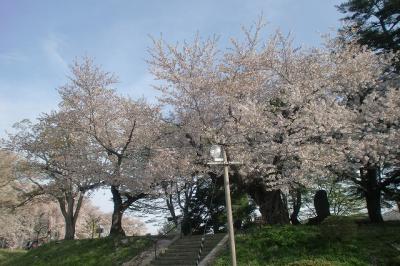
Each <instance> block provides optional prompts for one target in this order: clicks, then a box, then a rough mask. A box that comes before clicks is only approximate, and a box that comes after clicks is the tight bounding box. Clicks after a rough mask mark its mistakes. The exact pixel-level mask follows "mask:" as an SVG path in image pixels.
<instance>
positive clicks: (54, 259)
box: [0, 237, 152, 266]
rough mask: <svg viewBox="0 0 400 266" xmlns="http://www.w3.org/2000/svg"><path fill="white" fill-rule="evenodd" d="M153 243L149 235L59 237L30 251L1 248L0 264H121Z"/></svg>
mask: <svg viewBox="0 0 400 266" xmlns="http://www.w3.org/2000/svg"><path fill="white" fill-rule="evenodd" d="M151 244H152V240H151V239H149V238H146V237H128V238H125V239H124V240H122V239H119V238H100V239H84V240H68V241H57V242H51V243H48V244H45V245H43V246H41V247H39V248H37V249H34V250H31V251H28V252H24V251H17V252H10V251H6V250H3V251H0V265H4V266H6V265H8V266H18V265H21V266H23V265H38V266H39V265H71V266H72V265H85V266H90V265H96V266H100V265H104V266H106V265H121V264H122V263H123V262H125V261H128V260H129V259H130V258H132V257H134V256H136V255H137V254H139V253H140V252H141V251H142V250H144V249H146V248H147V247H150V246H151Z"/></svg>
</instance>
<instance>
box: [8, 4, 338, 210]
mask: <svg viewBox="0 0 400 266" xmlns="http://www.w3.org/2000/svg"><path fill="white" fill-rule="evenodd" d="M340 2H343V1H337V0H302V1H300V0H253V1H252V0H249V1H245V0H241V1H240V0H232V1H228V0H220V1H218V0H214V1H212V0H202V1H189V0H186V1H184V0H169V1H168V0H153V1H151V0H148V1H139V0H131V1H128V0H114V1H111V0H109V1H100V0H97V1H95V0H86V1H83V0H81V1H77V0H69V1H55V0H47V1H46V0H36V1H34V0H30V1H29V0H26V1H22V0H0V36H1V37H0V137H1V136H4V131H5V130H9V129H10V128H11V126H12V124H13V123H15V122H17V121H19V120H22V119H24V118H30V119H34V118H35V117H37V116H38V115H39V114H40V113H41V112H48V111H50V110H52V109H55V108H56V107H57V103H58V95H57V92H56V90H55V89H56V88H57V87H59V86H61V85H63V84H64V83H65V82H66V75H67V74H68V65H69V64H70V63H71V62H72V61H73V60H74V59H75V58H79V57H81V56H84V55H88V56H91V57H94V58H95V61H96V63H97V64H100V65H102V67H103V69H105V70H107V71H110V72H115V73H116V74H117V75H118V77H119V79H120V83H119V84H118V85H117V89H118V91H120V92H121V93H123V94H129V95H130V96H131V97H133V98H138V97H141V96H144V97H146V98H148V99H149V100H151V101H153V100H154V96H155V95H156V92H155V91H153V90H152V89H151V86H150V85H151V84H152V83H153V82H154V81H153V79H152V76H151V75H150V74H149V73H148V71H147V65H146V63H145V59H146V58H147V57H148V56H147V51H146V49H147V48H148V47H149V46H150V45H151V39H150V38H149V36H154V37H159V36H160V34H162V36H163V38H164V39H166V40H167V41H168V42H172V43H176V42H182V41H183V40H189V41H190V40H191V39H192V38H193V36H194V35H195V34H196V32H198V33H199V34H200V36H203V37H207V36H210V35H213V34H216V35H218V36H220V42H221V47H226V46H227V45H228V42H229V38H230V37H239V38H240V37H241V36H242V35H241V26H249V25H251V23H253V22H254V21H255V20H256V19H257V17H258V16H259V15H260V14H263V16H264V18H265V20H266V21H267V22H268V23H269V24H268V26H267V29H266V32H265V34H266V37H267V36H268V33H271V32H273V31H275V30H276V29H278V28H279V29H280V30H282V31H283V32H284V33H288V32H292V34H293V37H294V39H295V42H296V44H298V45H302V46H318V45H320V43H321V39H320V35H321V34H322V33H326V32H329V31H331V30H334V29H336V28H338V27H339V26H340V22H339V19H340V16H341V14H339V12H338V11H337V10H336V8H335V5H337V4H339V3H340ZM97 194H98V195H96V196H95V197H97V198H96V201H97V202H102V205H103V209H104V210H107V211H109V210H110V208H111V205H110V204H109V203H108V202H107V203H106V201H104V199H105V198H107V197H108V196H107V195H105V196H103V195H102V194H103V193H97Z"/></svg>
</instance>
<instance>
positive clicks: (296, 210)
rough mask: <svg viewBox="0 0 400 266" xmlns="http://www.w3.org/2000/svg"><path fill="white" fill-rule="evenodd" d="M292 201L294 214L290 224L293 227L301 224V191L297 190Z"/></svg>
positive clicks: (291, 216)
mask: <svg viewBox="0 0 400 266" xmlns="http://www.w3.org/2000/svg"><path fill="white" fill-rule="evenodd" d="M292 201H293V212H292V214H291V215H290V222H291V223H292V224H293V225H298V224H300V221H299V219H298V216H299V212H300V208H301V190H300V189H296V190H295V191H293V193H292Z"/></svg>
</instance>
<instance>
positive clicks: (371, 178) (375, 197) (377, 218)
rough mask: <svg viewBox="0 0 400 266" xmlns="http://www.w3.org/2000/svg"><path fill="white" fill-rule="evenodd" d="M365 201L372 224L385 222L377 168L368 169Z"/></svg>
mask: <svg viewBox="0 0 400 266" xmlns="http://www.w3.org/2000/svg"><path fill="white" fill-rule="evenodd" d="M364 184H365V186H364V188H365V199H366V201H367V210H368V216H369V219H370V221H371V222H372V223H381V222H383V218H382V212H381V189H380V187H379V177H378V169H377V168H368V169H367V170H366V173H365V176H364Z"/></svg>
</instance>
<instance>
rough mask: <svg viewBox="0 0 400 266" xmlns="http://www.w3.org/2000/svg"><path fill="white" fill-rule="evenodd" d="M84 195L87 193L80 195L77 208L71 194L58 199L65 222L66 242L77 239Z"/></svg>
mask: <svg viewBox="0 0 400 266" xmlns="http://www.w3.org/2000/svg"><path fill="white" fill-rule="evenodd" d="M84 194H85V191H82V192H81V193H79V197H78V201H77V203H76V206H75V198H74V196H73V195H72V193H70V192H65V193H64V197H58V198H57V200H58V203H59V205H60V210H61V213H62V215H63V217H64V222H65V235H64V240H72V239H74V238H75V227H76V221H77V220H78V215H79V211H80V209H81V207H82V201H83V196H84ZM74 207H75V209H74Z"/></svg>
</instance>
